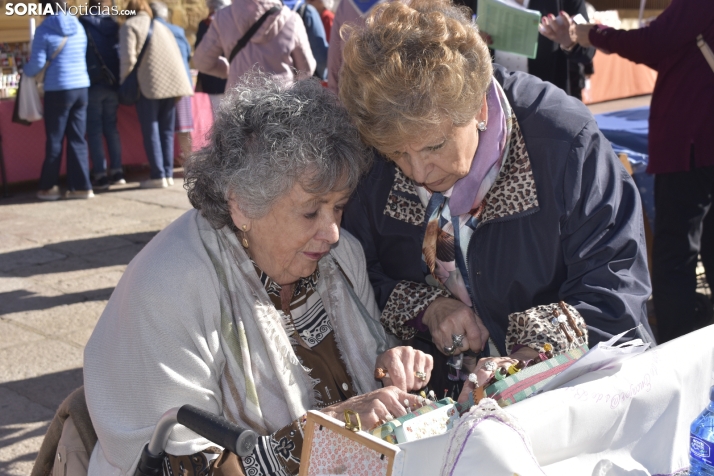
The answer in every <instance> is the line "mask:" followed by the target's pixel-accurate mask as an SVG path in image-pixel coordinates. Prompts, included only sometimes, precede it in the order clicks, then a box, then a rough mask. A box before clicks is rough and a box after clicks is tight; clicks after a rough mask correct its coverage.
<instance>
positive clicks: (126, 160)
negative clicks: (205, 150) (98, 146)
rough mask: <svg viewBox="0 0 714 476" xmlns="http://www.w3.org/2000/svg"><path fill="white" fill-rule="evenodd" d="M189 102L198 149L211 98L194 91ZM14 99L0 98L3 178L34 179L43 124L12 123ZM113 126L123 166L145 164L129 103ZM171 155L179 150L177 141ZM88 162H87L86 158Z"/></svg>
mask: <svg viewBox="0 0 714 476" xmlns="http://www.w3.org/2000/svg"><path fill="white" fill-rule="evenodd" d="M191 102H192V104H193V126H194V129H193V132H192V133H191V138H192V139H193V149H194V150H196V149H199V148H201V147H202V146H203V145H204V144H205V143H206V134H207V133H208V131H209V130H210V128H211V125H212V124H213V112H212V111H211V101H210V100H209V98H208V95H207V94H205V93H196V94H194V95H193V97H192V98H191ZM14 105H15V102H14V101H0V138H2V152H3V156H4V157H5V170H6V172H7V181H8V182H10V183H13V182H22V181H26V180H38V179H39V178H40V171H41V170H42V162H43V161H44V160H45V125H44V123H43V121H37V122H34V123H32V125H30V126H23V125H20V124H15V123H13V122H12V110H13V107H14ZM117 128H118V129H119V136H120V137H121V148H122V150H121V158H122V164H123V165H135V164H147V163H148V160H147V158H146V153H145V152H144V145H143V144H144V143H143V140H142V136H141V129H140V127H139V119H138V118H137V116H136V109H135V108H134V107H133V106H119V112H118V113H117ZM174 149H175V154H176V156H178V154H179V152H180V150H179V146H178V142H177V143H176V145H175V148H174ZM65 164H66V160H64V157H63V160H62V173H63V174H64V173H65ZM90 164H91V161H90Z"/></svg>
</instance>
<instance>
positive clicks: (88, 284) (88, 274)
mask: <svg viewBox="0 0 714 476" xmlns="http://www.w3.org/2000/svg"><path fill="white" fill-rule="evenodd" d="M99 258H101V257H99ZM83 262H85V263H87V265H88V266H87V267H85V268H82V269H78V270H76V271H65V272H62V271H60V272H55V273H45V274H41V275H37V276H33V277H32V280H33V281H34V282H35V283H38V284H42V285H46V286H49V287H51V288H53V289H56V290H57V291H61V292H63V293H67V294H73V293H81V292H88V293H91V292H92V291H97V290H101V291H103V292H104V291H106V290H107V289H112V288H114V287H115V286H116V285H117V283H118V282H119V279H120V278H121V276H122V274H123V273H124V269H126V266H125V265H116V266H102V267H92V264H95V263H89V262H87V261H85V260H83ZM109 292H110V294H111V291H109Z"/></svg>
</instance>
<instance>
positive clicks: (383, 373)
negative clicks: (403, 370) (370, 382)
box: [374, 367, 389, 380]
mask: <svg viewBox="0 0 714 476" xmlns="http://www.w3.org/2000/svg"><path fill="white" fill-rule="evenodd" d="M374 378H375V380H382V379H384V378H389V372H387V369H383V368H382V367H377V368H376V369H374Z"/></svg>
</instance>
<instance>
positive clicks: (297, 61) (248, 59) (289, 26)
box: [193, 0, 316, 91]
mask: <svg viewBox="0 0 714 476" xmlns="http://www.w3.org/2000/svg"><path fill="white" fill-rule="evenodd" d="M281 5H282V3H281V2H280V0H233V3H232V4H231V5H230V6H229V7H226V8H222V9H220V10H218V11H217V12H216V13H215V15H214V17H213V21H212V22H211V26H210V27H209V28H208V31H207V32H206V34H205V35H204V37H203V38H202V39H201V42H200V43H199V44H198V46H197V47H196V52H195V53H194V55H193V64H194V65H195V66H196V68H197V69H198V70H199V71H200V72H202V73H205V74H210V75H211V76H216V77H218V78H228V82H227V83H226V91H228V90H229V89H230V88H232V87H233V86H235V85H236V83H237V82H238V80H239V79H240V77H241V76H242V75H243V74H245V73H247V72H249V71H251V70H253V69H260V70H261V71H264V72H266V73H269V74H272V75H273V76H274V77H275V78H280V79H283V80H284V81H286V82H289V81H292V80H293V79H295V74H294V70H297V71H298V75H299V76H301V77H303V76H304V77H309V76H311V75H312V73H313V71H315V66H316V62H315V57H314V56H313V54H312V50H311V49H310V43H309V41H308V38H307V32H306V31H305V25H304V24H303V22H302V19H301V18H300V17H299V16H298V14H297V13H295V12H293V11H291V10H290V9H289V8H288V7H285V6H283V8H282V10H281V11H279V12H278V13H276V14H274V15H270V16H269V17H268V18H267V19H266V20H265V23H263V24H262V25H261V27H260V28H259V29H258V31H257V32H256V33H255V35H253V37H252V38H251V40H250V41H249V42H248V44H247V45H246V46H245V48H243V49H242V50H241V51H240V52H239V53H238V55H237V56H236V57H235V58H234V59H233V62H232V63H231V64H230V65H228V59H227V58H228V57H229V56H230V54H231V51H232V50H233V47H234V46H235V45H236V43H238V40H239V39H240V38H241V37H242V36H243V35H244V34H245V32H246V31H248V29H249V28H250V27H251V26H253V24H254V23H255V22H256V21H257V20H258V19H259V18H260V17H261V16H262V15H263V13H265V12H266V11H267V10H270V8H271V7H274V6H281Z"/></svg>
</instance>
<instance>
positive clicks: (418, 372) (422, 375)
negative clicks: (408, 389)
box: [414, 370, 426, 382]
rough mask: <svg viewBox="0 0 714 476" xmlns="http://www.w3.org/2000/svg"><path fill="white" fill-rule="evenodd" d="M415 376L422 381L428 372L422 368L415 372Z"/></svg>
mask: <svg viewBox="0 0 714 476" xmlns="http://www.w3.org/2000/svg"><path fill="white" fill-rule="evenodd" d="M414 376H415V377H416V378H418V379H419V380H421V381H422V382H423V381H425V380H426V372H422V371H421V370H417V371H416V372H414Z"/></svg>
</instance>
